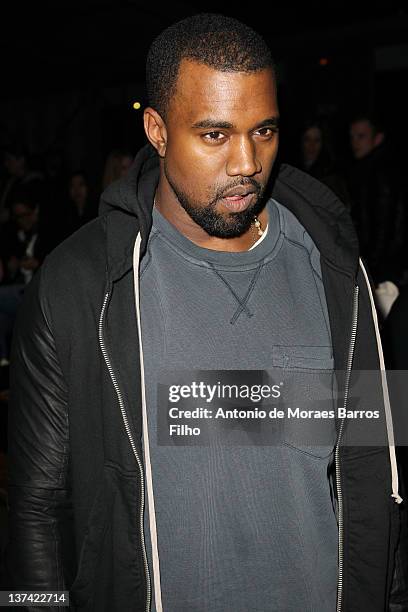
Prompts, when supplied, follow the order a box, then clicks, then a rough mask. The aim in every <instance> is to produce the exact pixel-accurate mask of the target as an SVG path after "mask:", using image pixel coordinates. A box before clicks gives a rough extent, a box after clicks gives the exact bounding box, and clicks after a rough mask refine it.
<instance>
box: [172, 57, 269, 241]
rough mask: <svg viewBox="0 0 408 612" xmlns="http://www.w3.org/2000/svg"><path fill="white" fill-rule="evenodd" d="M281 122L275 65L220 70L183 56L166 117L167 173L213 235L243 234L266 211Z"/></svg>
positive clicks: (189, 209)
mask: <svg viewBox="0 0 408 612" xmlns="http://www.w3.org/2000/svg"><path fill="white" fill-rule="evenodd" d="M277 122H278V104H277V99H276V85H275V79H274V76H273V72H272V70H271V69H266V70H262V71H259V72H252V73H243V72H239V73H236V72H235V73H234V72H220V71H218V70H214V69H212V68H210V67H208V66H206V65H204V64H200V63H198V62H192V61H186V60H183V61H182V63H181V65H180V70H179V75H178V80H177V87H176V92H175V94H174V95H173V97H172V98H171V101H170V105H169V109H168V113H167V117H166V129H167V146H166V151H165V157H164V173H165V177H166V179H167V181H168V183H169V185H170V187H171V188H172V190H173V192H174V193H175V195H176V196H177V199H178V201H179V202H180V204H181V206H182V207H183V208H184V209H185V210H186V212H187V213H188V214H189V215H190V217H191V218H192V219H193V220H194V221H195V222H196V223H197V224H198V225H200V226H201V227H202V228H203V229H204V230H205V231H206V232H207V233H208V234H209V235H212V236H218V237H220V238H227V237H233V236H240V235H241V234H242V233H244V232H245V231H247V230H248V228H249V226H250V224H251V222H252V220H253V217H254V215H256V214H259V212H260V211H261V210H262V208H263V206H264V202H263V199H262V195H263V193H264V190H265V187H266V184H267V182H268V178H269V175H270V173H271V169H272V166H273V163H274V161H275V158H276V154H277V151H278V133H277ZM228 192H230V193H228Z"/></svg>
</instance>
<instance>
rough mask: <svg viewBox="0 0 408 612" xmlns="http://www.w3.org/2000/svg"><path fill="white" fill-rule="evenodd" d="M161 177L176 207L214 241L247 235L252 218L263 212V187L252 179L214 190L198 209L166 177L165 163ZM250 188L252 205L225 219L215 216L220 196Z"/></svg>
mask: <svg viewBox="0 0 408 612" xmlns="http://www.w3.org/2000/svg"><path fill="white" fill-rule="evenodd" d="M164 174H165V176H166V179H167V182H168V183H169V185H170V187H171V189H172V190H173V192H174V194H175V196H176V198H177V200H178V201H179V202H180V205H181V206H182V207H183V208H184V210H185V211H186V213H187V214H188V215H189V216H190V217H191V219H192V220H193V221H194V222H195V223H197V225H199V226H200V227H201V228H202V229H203V230H204V231H205V232H207V234H209V235H210V236H215V237H217V238H237V237H238V236H241V235H242V234H244V233H245V232H247V231H248V230H249V228H250V226H251V223H253V221H254V217H256V216H257V215H259V213H260V212H261V211H262V210H263V208H264V206H265V203H264V201H263V198H262V196H263V193H264V191H265V187H263V186H261V185H260V184H259V183H258V182H257V181H255V180H254V179H252V178H247V179H242V180H241V181H240V182H239V183H238V182H236V183H234V184H232V185H228V186H226V187H223V188H222V189H219V190H217V192H216V193H215V195H214V197H213V199H212V200H211V201H210V203H209V204H206V205H202V204H201V203H199V202H197V201H194V200H193V198H192V197H191V196H189V195H188V194H187V193H186V192H185V191H184V190H183V189H181V188H180V187H178V186H177V185H176V184H175V183H174V181H173V180H172V179H171V177H170V176H169V173H168V171H167V167H166V163H164ZM249 185H250V186H251V187H252V188H253V189H254V192H255V198H254V202H253V203H252V204H251V205H250V206H248V208H246V209H245V210H243V211H242V212H230V213H228V214H227V216H225V215H222V214H220V213H218V212H217V211H216V210H215V206H216V204H217V202H218V200H220V199H221V198H222V197H223V194H224V193H225V192H227V191H229V190H230V189H232V188H234V187H238V186H249Z"/></svg>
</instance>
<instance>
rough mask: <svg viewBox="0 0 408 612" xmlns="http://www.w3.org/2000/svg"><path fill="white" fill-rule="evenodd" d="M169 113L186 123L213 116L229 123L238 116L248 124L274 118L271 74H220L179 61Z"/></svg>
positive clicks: (274, 97)
mask: <svg viewBox="0 0 408 612" xmlns="http://www.w3.org/2000/svg"><path fill="white" fill-rule="evenodd" d="M169 111H170V112H171V113H173V114H176V115H177V117H178V118H182V119H184V120H185V121H188V122H194V121H197V120H198V119H202V118H203V117H214V116H216V117H217V119H225V120H229V121H231V120H232V119H233V118H234V119H236V118H239V117H240V116H241V119H244V118H248V119H249V120H250V118H251V117H253V116H257V117H258V116H259V115H265V116H268V117H269V116H271V115H274V114H277V112H278V110H277V99H276V83H275V78H274V74H273V71H272V69H271V68H267V69H264V70H260V71H257V72H248V73H247V72H222V71H220V70H215V69H214V68H211V67H209V66H206V65H205V64H200V63H198V62H194V61H190V60H182V62H181V64H180V69H179V73H178V78H177V85H176V90H175V93H174V95H173V97H172V99H171V102H170V108H169ZM262 118H264V117H262Z"/></svg>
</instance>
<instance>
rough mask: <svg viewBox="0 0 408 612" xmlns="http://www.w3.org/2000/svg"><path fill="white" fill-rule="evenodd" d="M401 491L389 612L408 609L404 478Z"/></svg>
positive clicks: (406, 513)
mask: <svg viewBox="0 0 408 612" xmlns="http://www.w3.org/2000/svg"><path fill="white" fill-rule="evenodd" d="M400 493H401V496H402V498H403V502H402V503H401V504H400V506H399V512H400V521H401V526H400V537H399V541H398V547H397V550H396V553H395V565H394V574H393V580H392V585H391V594H390V603H389V608H388V612H407V611H408V511H407V503H408V500H407V497H406V494H407V493H406V487H405V485H404V480H403V478H401V479H400Z"/></svg>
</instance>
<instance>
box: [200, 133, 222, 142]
mask: <svg viewBox="0 0 408 612" xmlns="http://www.w3.org/2000/svg"><path fill="white" fill-rule="evenodd" d="M202 137H203V138H204V140H206V141H207V142H221V141H222V140H223V139H224V138H225V136H224V134H223V133H222V132H207V134H202Z"/></svg>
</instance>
